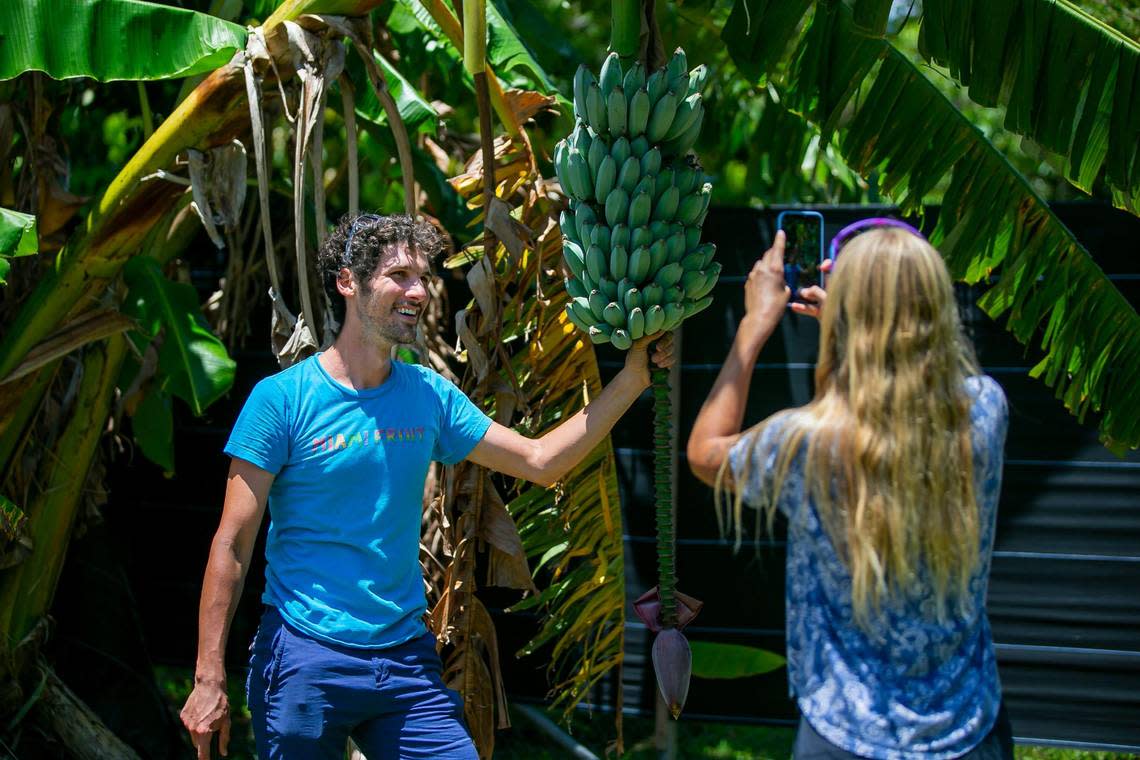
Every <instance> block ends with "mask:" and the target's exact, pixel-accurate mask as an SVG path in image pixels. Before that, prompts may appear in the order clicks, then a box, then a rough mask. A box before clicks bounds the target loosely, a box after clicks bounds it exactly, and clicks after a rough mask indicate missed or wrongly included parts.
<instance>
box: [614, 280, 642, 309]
mask: <svg viewBox="0 0 1140 760" xmlns="http://www.w3.org/2000/svg"><path fill="white" fill-rule="evenodd" d="M626 282H628V280H626ZM618 289H619V290H620V289H621V284H620V283H619V284H618ZM622 303H623V304H625V312H626V314H628V313H630V312H631V311H633V310H634V309H637V308H640V307H641V291H640V290H638V289H637V288H627V289H626V291H625V295H624V296H623V297H622Z"/></svg>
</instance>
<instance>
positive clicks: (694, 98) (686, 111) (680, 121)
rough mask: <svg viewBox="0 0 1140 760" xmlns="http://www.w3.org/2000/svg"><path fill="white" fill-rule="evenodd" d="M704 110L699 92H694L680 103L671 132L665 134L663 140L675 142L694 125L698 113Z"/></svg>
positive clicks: (670, 128)
mask: <svg viewBox="0 0 1140 760" xmlns="http://www.w3.org/2000/svg"><path fill="white" fill-rule="evenodd" d="M703 108H704V106H702V105H701V94H700V93H699V92H694V93H693V94H692V95H690V96H689V97H687V98H685V99H684V100H682V101H681V102H680V103H678V104H677V113H676V114H674V116H673V125H672V126H671V127H669V131H668V132H666V133H665V135H664V138H663V139H665V140H674V139H676V138H678V137H680V136H681V135H682V134H683V133H684V132H685V130H686V129H688V128H689V127H690V126H691V125H692V123H693V119H695V118H697V113H698V112H699V111H700V110H702V109H703Z"/></svg>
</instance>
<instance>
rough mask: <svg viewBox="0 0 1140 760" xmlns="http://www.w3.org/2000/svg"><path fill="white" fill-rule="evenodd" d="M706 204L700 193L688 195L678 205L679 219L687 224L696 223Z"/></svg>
mask: <svg viewBox="0 0 1140 760" xmlns="http://www.w3.org/2000/svg"><path fill="white" fill-rule="evenodd" d="M704 204H705V202H704V199H703V198H701V194H700V193H690V194H689V195H686V196H685V197H684V198H682V199H681V203H680V204H679V205H678V206H677V221H678V222H680V223H681V224H685V225H692V224H695V223H696V221H697V217H698V216H700V214H701V208H702V207H703V206H704Z"/></svg>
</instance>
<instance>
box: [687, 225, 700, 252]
mask: <svg viewBox="0 0 1140 760" xmlns="http://www.w3.org/2000/svg"><path fill="white" fill-rule="evenodd" d="M700 243H701V228H700V227H697V226H696V225H693V226H691V227H686V228H685V248H687V249H689V250H690V251H691V250H693V249H694V248H696V247H697V246H698V245H700Z"/></svg>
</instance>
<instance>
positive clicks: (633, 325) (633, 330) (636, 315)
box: [626, 308, 645, 340]
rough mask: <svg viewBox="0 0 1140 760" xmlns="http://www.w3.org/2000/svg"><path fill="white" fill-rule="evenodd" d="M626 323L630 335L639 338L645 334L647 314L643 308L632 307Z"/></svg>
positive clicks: (635, 338)
mask: <svg viewBox="0 0 1140 760" xmlns="http://www.w3.org/2000/svg"><path fill="white" fill-rule="evenodd" d="M626 324H627V326H628V327H629V337H630V338H631V339H632V340H637V339H638V338H640V337H641V336H642V335H645V314H644V313H643V312H642V311H641V309H636V308H635V309H632V310H631V311H630V312H629V315H628V317H627V322H626Z"/></svg>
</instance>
